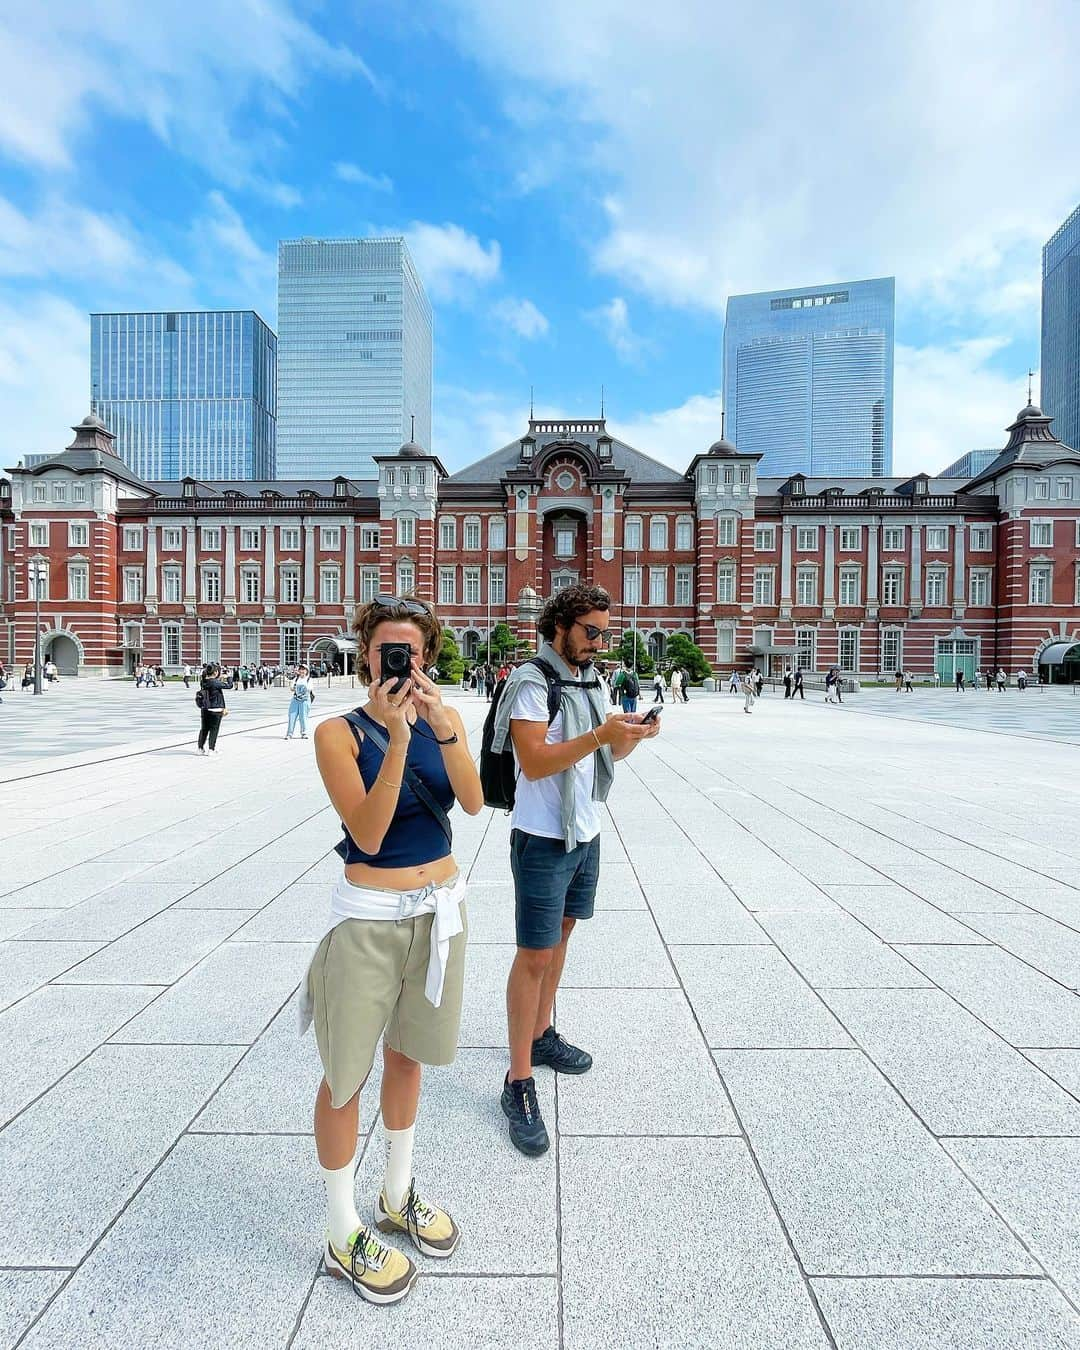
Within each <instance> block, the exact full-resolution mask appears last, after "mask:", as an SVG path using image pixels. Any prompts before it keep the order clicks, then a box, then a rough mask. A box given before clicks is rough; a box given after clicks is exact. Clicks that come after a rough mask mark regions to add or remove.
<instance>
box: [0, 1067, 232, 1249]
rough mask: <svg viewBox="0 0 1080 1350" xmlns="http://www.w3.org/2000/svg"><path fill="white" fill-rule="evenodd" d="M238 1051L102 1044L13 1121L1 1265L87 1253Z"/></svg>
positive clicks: (0, 1171) (2, 1151)
mask: <svg viewBox="0 0 1080 1350" xmlns="http://www.w3.org/2000/svg"><path fill="white" fill-rule="evenodd" d="M239 1053H240V1052H239V1051H238V1050H236V1049H233V1048H227V1047H223V1046H200V1047H193V1046H182V1047H176V1048H164V1047H161V1046H119V1045H106V1046H102V1047H101V1049H99V1050H96V1051H95V1052H94V1053H93V1055H91V1056H90V1058H89V1059H87V1060H85V1061H84V1062H83V1063H82V1064H80V1065H79V1067H78V1068H77V1069H74V1070H73V1071H72V1072H71V1073H69V1074H68V1075H67V1077H66V1078H65V1079H63V1081H62V1082H60V1083H58V1084H57V1086H56V1087H54V1088H53V1089H52V1090H51V1091H50V1092H48V1093H47V1094H46V1095H45V1096H44V1097H43V1098H41V1100H40V1101H38V1102H35V1103H34V1105H33V1106H32V1107H30V1108H29V1110H27V1111H25V1112H24V1113H23V1114H22V1115H21V1116H19V1117H18V1119H16V1120H14V1121H12V1122H11V1124H10V1125H8V1126H7V1128H6V1129H5V1130H4V1132H3V1133H2V1134H0V1211H2V1212H3V1213H4V1215H5V1221H4V1224H3V1226H2V1227H0V1265H19V1266H31V1265H43V1266H44V1265H73V1264H75V1263H76V1262H78V1261H80V1260H81V1259H82V1257H83V1256H85V1255H86V1253H87V1251H88V1250H89V1249H90V1247H91V1245H92V1244H93V1242H94V1241H95V1239H96V1238H97V1237H98V1235H99V1234H100V1233H101V1231H102V1229H103V1228H104V1227H105V1225H106V1224H107V1223H108V1222H109V1220H110V1219H112V1218H113V1216H114V1215H115V1214H116V1213H117V1212H118V1211H119V1210H120V1207H121V1206H122V1205H123V1203H124V1201H125V1200H126V1199H127V1198H128V1196H130V1195H131V1193H132V1192H133V1191H134V1190H135V1188H136V1187H137V1186H138V1184H139V1183H140V1182H141V1181H142V1180H143V1178H144V1177H145V1176H146V1175H147V1173H148V1172H149V1171H150V1170H151V1168H153V1167H154V1166H155V1164H156V1163H157V1162H158V1161H159V1160H160V1158H161V1157H162V1156H163V1154H164V1153H165V1151H166V1149H168V1148H169V1147H170V1145H172V1144H173V1143H174V1141H175V1140H176V1139H177V1137H178V1136H179V1134H180V1132H181V1131H182V1130H183V1129H184V1127H185V1126H186V1125H187V1124H188V1122H189V1121H190V1120H191V1118H192V1116H193V1115H194V1114H195V1113H196V1111H198V1109H199V1107H200V1106H201V1105H202V1103H203V1102H204V1101H205V1100H206V1098H207V1097H208V1096H209V1094H210V1093H211V1092H212V1091H213V1089H214V1088H215V1087H216V1086H217V1084H218V1083H219V1082H220V1081H221V1080H222V1079H223V1078H224V1077H225V1075H226V1074H227V1073H228V1072H229V1070H230V1069H231V1068H232V1066H233V1065H234V1064H235V1063H236V1060H237V1058H238V1057H239ZM163 1231H164V1230H163ZM147 1250H148V1251H149V1250H150V1248H148V1249H147Z"/></svg>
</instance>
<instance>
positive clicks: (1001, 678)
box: [997, 666, 1009, 694]
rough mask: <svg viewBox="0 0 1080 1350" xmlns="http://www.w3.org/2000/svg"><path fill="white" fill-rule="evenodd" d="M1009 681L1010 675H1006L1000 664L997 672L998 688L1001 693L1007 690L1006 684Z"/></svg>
mask: <svg viewBox="0 0 1080 1350" xmlns="http://www.w3.org/2000/svg"><path fill="white" fill-rule="evenodd" d="M1008 681H1009V677H1008V675H1006V674H1005V671H1004V669H1003V668H1002V667H1001V666H999V667H998V673H997V688H998V693H999V694H1003V693H1004V692H1005V686H1006V684H1007V683H1008Z"/></svg>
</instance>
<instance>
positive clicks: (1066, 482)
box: [1057, 478, 1073, 502]
mask: <svg viewBox="0 0 1080 1350" xmlns="http://www.w3.org/2000/svg"><path fill="white" fill-rule="evenodd" d="M1057 495H1058V497H1059V498H1060V499H1061V500H1062V501H1063V502H1067V501H1071V500H1072V495H1073V480H1072V479H1071V478H1059V479H1058V480H1057Z"/></svg>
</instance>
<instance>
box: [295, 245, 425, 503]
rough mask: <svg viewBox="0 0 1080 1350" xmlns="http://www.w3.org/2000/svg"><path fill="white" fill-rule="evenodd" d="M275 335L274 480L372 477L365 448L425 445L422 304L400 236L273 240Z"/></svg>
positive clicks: (370, 451) (383, 450) (380, 451)
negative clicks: (277, 350) (277, 398)
mask: <svg viewBox="0 0 1080 1350" xmlns="http://www.w3.org/2000/svg"><path fill="white" fill-rule="evenodd" d="M278 333H279V335H280V342H281V386H280V392H281V409H280V413H279V416H278V457H277V464H278V475H279V476H280V477H282V478H312V477H314V478H325V477H329V476H332V475H334V474H339V473H340V474H346V475H348V476H349V477H350V478H375V477H377V476H378V471H377V469H376V467H375V461H374V458H373V457H374V456H375V455H387V454H394V453H395V452H396V451H397V450H398V448H399V447H400V446H401V444H402V442H403V441H407V440H409V439H410V437H411V438H412V439H414V440H417V441H419V442H420V444H421V445H422V446H423V447H424V448H425V449H426V450H430V449H431V305H430V304H429V303H428V298H427V296H426V295H425V294H424V287H423V283H422V282H421V280H420V277H419V275H418V273H417V271H416V268H415V267H414V266H413V261H412V258H410V256H409V250H408V248H406V246H405V240H404V239H400V238H392V239H391V238H388V239H283V240H282V241H281V243H280V244H279V245H278ZM412 417H415V418H416V426H415V430H413V429H412V423H411V421H410V419H411V418H412Z"/></svg>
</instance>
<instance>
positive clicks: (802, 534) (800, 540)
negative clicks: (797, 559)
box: [795, 525, 818, 553]
mask: <svg viewBox="0 0 1080 1350" xmlns="http://www.w3.org/2000/svg"><path fill="white" fill-rule="evenodd" d="M817 547H818V527H817V526H816V525H796V526H795V549H796V552H798V553H816V552H817Z"/></svg>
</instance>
